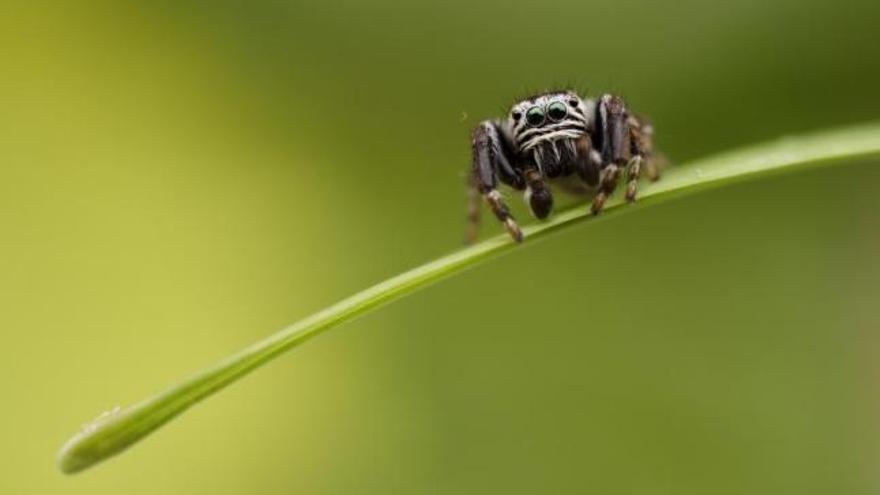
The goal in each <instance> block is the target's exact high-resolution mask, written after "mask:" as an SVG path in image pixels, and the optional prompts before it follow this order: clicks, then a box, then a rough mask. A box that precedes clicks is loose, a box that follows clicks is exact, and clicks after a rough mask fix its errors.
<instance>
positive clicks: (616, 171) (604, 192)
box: [590, 94, 641, 215]
mask: <svg viewBox="0 0 880 495" xmlns="http://www.w3.org/2000/svg"><path fill="white" fill-rule="evenodd" d="M596 124H597V125H596V131H595V132H596V133H597V135H596V136H595V137H596V140H597V142H599V143H601V146H600V154H601V158H602V171H601V173H600V174H599V176H600V177H599V192H598V193H596V196H595V197H594V198H593V204H592V205H591V207H590V211H592V213H593V215H598V214H599V213H600V212H601V211H602V208H604V206H605V201H606V200H607V199H608V197H609V196H611V194H612V193H613V192H614V190H615V189H616V188H617V181H618V179H619V178H620V171H621V169H623V168H624V167H625V166H627V165H632V163H631V158H632V150H631V148H632V139H631V130H630V125H629V115H628V114H627V110H626V105H625V104H624V103H623V99H621V98H620V97H618V96H614V95H609V94H606V95H602V97H601V98H600V99H599V104H598V105H597V107H596ZM638 167H639V169H640V168H641V164H640V163H639V164H638ZM627 168H629V167H627ZM633 197H635V192H633Z"/></svg>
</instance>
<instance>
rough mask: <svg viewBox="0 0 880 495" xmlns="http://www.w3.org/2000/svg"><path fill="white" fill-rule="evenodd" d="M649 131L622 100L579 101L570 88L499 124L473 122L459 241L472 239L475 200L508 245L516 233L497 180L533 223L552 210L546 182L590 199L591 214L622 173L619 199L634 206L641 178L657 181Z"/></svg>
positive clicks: (520, 107) (524, 105) (525, 105)
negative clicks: (521, 202) (516, 194)
mask: <svg viewBox="0 0 880 495" xmlns="http://www.w3.org/2000/svg"><path fill="white" fill-rule="evenodd" d="M652 138H653V128H652V127H651V125H650V124H649V123H647V122H646V121H645V120H644V119H643V118H642V117H640V116H636V115H633V114H630V113H629V111H628V110H627V108H626V105H625V104H624V102H623V100H622V99H621V98H620V97H618V96H614V95H610V94H605V95H602V96H601V97H599V98H598V99H590V98H581V97H580V96H578V95H577V93H575V92H574V91H548V92H545V93H541V94H538V95H536V96H532V97H530V98H526V99H525V100H522V101H520V102H518V103H516V104H514V105H513V106H512V107H511V109H510V113H509V115H508V117H507V119H506V120H501V119H493V120H485V121H483V122H481V123H480V124H479V125H478V126H477V127H476V129H474V131H473V141H472V147H473V168H472V170H471V174H470V187H469V194H468V203H469V207H468V230H467V234H466V237H465V242H467V243H471V242H473V241H474V240H476V236H477V229H478V227H479V222H480V196H482V197H483V198H485V201H486V203H487V204H488V205H489V208H490V209H491V210H492V212H493V213H494V214H495V216H496V217H498V220H500V221H501V222H502V223H503V224H504V227H505V228H506V229H507V232H509V233H510V236H511V237H513V239H514V240H515V241H516V242H522V240H523V233H522V230H521V229H520V227H519V225H517V223H516V220H514V218H513V216H512V215H511V214H510V210H509V209H508V207H507V205H506V204H505V203H504V199H503V198H502V195H501V192H499V191H498V189H497V188H498V183H499V182H501V183H503V184H507V185H508V186H510V187H512V188H513V189H516V190H518V191H523V193H524V198H525V202H526V204H527V205H528V206H529V209H530V210H531V212H532V214H533V215H534V216H535V217H537V218H538V219H545V218H547V216H548V215H550V212H551V210H552V209H553V195H552V194H551V192H550V189H549V187H548V185H547V179H553V178H558V179H559V182H560V185H561V186H563V187H564V188H565V189H567V190H568V191H570V192H574V193H580V194H590V195H592V205H591V206H590V210H591V212H592V213H593V215H598V214H599V213H600V212H601V211H602V208H603V206H604V205H605V201H606V200H607V199H608V197H609V195H611V194H612V193H613V192H614V190H615V189H616V188H617V182H618V179H619V178H620V175H621V174H622V173H624V172H625V173H626V180H627V184H626V200H627V201H629V202H632V201H635V199H636V192H637V189H638V180H639V176H640V175H641V173H642V172H643V171H644V173H645V174H646V175H647V176H648V177H649V178H650V179H651V180H657V179H658V178H659V176H660V167H659V162H658V160H656V159H655V157H654V156H653V154H652V152H653V139H652Z"/></svg>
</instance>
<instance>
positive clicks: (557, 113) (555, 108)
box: [547, 101, 568, 122]
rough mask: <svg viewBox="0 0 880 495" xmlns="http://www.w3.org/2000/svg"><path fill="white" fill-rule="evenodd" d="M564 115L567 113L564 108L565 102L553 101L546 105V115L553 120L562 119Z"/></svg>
mask: <svg viewBox="0 0 880 495" xmlns="http://www.w3.org/2000/svg"><path fill="white" fill-rule="evenodd" d="M566 115H568V109H566V108H565V103H562V102H561V101H556V102H553V103H551V104H550V106H549V107H547V116H548V117H550V120H552V121H554V122H558V121H560V120H562V119H564V118H565V116H566Z"/></svg>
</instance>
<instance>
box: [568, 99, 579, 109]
mask: <svg viewBox="0 0 880 495" xmlns="http://www.w3.org/2000/svg"><path fill="white" fill-rule="evenodd" d="M579 103H580V100H578V99H577V98H572V99H570V100H568V104H569V105H571V108H577V107H578V104H579Z"/></svg>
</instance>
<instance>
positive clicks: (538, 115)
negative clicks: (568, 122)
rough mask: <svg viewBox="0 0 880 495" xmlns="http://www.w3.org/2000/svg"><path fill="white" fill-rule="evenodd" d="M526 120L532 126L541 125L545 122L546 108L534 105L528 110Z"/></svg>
mask: <svg viewBox="0 0 880 495" xmlns="http://www.w3.org/2000/svg"><path fill="white" fill-rule="evenodd" d="M526 122H528V123H529V125H530V126H539V125H541V124H543V123H544V110H541V108H540V107H532V108H530V109H529V111H528V112H526Z"/></svg>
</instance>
